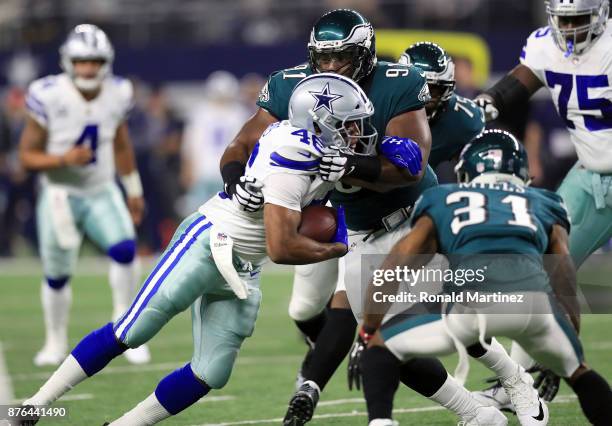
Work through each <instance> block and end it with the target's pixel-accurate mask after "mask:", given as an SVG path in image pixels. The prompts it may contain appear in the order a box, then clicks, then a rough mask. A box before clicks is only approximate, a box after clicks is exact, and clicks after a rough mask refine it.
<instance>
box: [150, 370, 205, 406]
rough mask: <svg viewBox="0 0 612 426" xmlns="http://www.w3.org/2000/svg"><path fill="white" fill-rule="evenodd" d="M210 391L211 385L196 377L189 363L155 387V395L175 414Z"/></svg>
mask: <svg viewBox="0 0 612 426" xmlns="http://www.w3.org/2000/svg"><path fill="white" fill-rule="evenodd" d="M209 391H210V386H208V384H207V383H204V382H201V381H200V380H198V379H197V378H196V376H195V375H194V372H193V371H192V370H191V364H189V363H188V364H185V366H184V367H183V368H179V369H177V370H174V371H173V372H172V373H170V374H168V375H167V376H166V377H164V378H163V379H162V380H161V382H159V384H158V385H157V388H155V396H156V397H157V400H158V401H159V403H160V404H161V405H162V406H163V407H164V408H165V409H166V410H167V411H168V412H169V413H170V414H172V415H175V414H178V413H180V412H181V411H183V410H184V409H185V408H187V407H189V406H190V405H192V404H194V403H195V402H197V401H198V400H199V399H200V398H202V397H203V396H204V395H206V394H207V393H208V392H209Z"/></svg>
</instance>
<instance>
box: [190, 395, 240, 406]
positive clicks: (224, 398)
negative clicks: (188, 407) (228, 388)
mask: <svg viewBox="0 0 612 426" xmlns="http://www.w3.org/2000/svg"><path fill="white" fill-rule="evenodd" d="M235 399H236V397H235V396H234V395H219V396H205V397H204V398H200V400H199V401H198V402H197V403H196V404H204V403H208V402H223V401H234V400H235Z"/></svg>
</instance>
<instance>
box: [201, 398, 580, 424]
mask: <svg viewBox="0 0 612 426" xmlns="http://www.w3.org/2000/svg"><path fill="white" fill-rule="evenodd" d="M355 399H357V398H350V399H339V400H335V401H346V402H347V403H353V402H355ZM575 400H576V396H575V395H559V396H558V397H557V398H555V400H554V401H553V402H552V404H567V403H568V402H573V401H575ZM335 401H327V402H328V403H332V402H335ZM319 405H321V404H319ZM327 405H335V404H327ZM442 410H444V407H440V406H433V407H416V408H396V409H395V410H393V413H394V414H405V413H422V412H431V411H442ZM367 415H368V413H366V412H365V411H351V412H350V413H330V414H317V415H315V416H313V420H322V419H335V418H341V417H362V416H363V417H365V416H367ZM282 421H283V419H282V418H280V417H278V418H275V419H261V420H241V421H237V422H226V423H205V424H200V425H192V426H239V425H259V424H266V423H271V424H278V423H280V422H282Z"/></svg>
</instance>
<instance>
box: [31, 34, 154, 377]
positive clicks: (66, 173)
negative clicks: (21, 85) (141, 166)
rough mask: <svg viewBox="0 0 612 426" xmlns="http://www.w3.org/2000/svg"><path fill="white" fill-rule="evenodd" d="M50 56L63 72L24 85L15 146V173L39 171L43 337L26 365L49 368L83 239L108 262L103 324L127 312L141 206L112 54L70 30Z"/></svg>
mask: <svg viewBox="0 0 612 426" xmlns="http://www.w3.org/2000/svg"><path fill="white" fill-rule="evenodd" d="M60 56H61V66H62V68H63V69H64V73H62V74H58V75H50V76H47V77H45V78H42V79H40V80H36V81H34V82H33V83H32V84H31V85H30V88H29V90H28V94H27V98H26V105H27V108H28V112H29V117H28V119H27V122H26V125H25V129H24V131H23V133H22V136H21V141H20V157H21V161H22V164H23V166H24V167H25V168H26V169H29V170H36V171H40V172H42V173H41V192H40V195H39V199H38V205H37V226H38V237H39V240H40V254H41V258H42V263H43V269H44V274H45V278H44V280H43V282H42V290H41V300H42V306H43V312H44V320H45V332H46V338H45V344H44V346H43V348H42V350H41V351H40V352H38V354H37V355H36V356H35V358H34V363H35V364H36V365H37V366H42V365H58V364H60V363H61V362H62V361H63V360H64V358H65V357H66V351H67V349H68V339H67V331H68V312H69V309H70V304H71V301H72V293H71V288H70V286H69V285H68V284H69V280H70V278H71V276H72V274H73V272H74V267H75V264H76V260H77V257H78V251H79V246H80V244H81V240H82V237H83V235H86V236H87V237H88V238H90V239H91V240H92V241H93V242H94V243H95V244H96V245H97V246H98V247H99V248H100V249H102V250H103V251H104V252H105V253H106V254H107V255H108V256H109V257H110V271H109V282H110V286H111V289H112V296H113V318H115V319H116V318H117V317H118V316H119V315H120V314H121V313H123V312H124V311H125V310H126V309H127V307H128V306H129V303H130V301H131V300H132V297H133V296H134V294H135V290H136V285H137V283H138V280H139V276H138V275H139V274H138V265H137V262H136V259H135V255H136V235H135V232H134V224H138V223H139V222H140V221H141V219H142V214H143V209H144V201H143V197H142V186H141V183H140V177H139V175H138V171H137V169H136V166H135V162H134V155H133V151H132V147H131V144H130V140H129V135H128V129H127V124H126V122H125V119H126V116H127V113H128V112H129V110H130V107H131V105H132V85H131V83H130V82H129V81H128V80H126V79H123V78H119V77H116V76H113V75H112V74H111V67H112V63H113V57H114V52H113V48H112V45H111V43H110V41H109V40H108V38H107V36H106V34H105V33H104V32H103V31H102V30H100V29H99V28H98V27H96V26H94V25H78V26H77V27H76V28H75V29H74V30H73V31H72V32H71V33H70V34H69V35H68V38H67V40H66V42H65V43H64V44H63V45H62V47H61V49H60ZM115 171H117V172H118V173H119V176H120V178H121V181H122V183H123V186H124V188H125V191H126V193H127V207H126V202H125V201H124V200H123V197H122V195H121V192H120V190H119V187H118V186H117V185H116V183H115ZM126 357H127V359H128V360H129V361H130V362H132V363H135V364H140V363H144V362H148V361H149V359H150V355H149V351H148V349H147V347H146V346H143V347H141V348H138V349H136V350H132V351H129V352H126Z"/></svg>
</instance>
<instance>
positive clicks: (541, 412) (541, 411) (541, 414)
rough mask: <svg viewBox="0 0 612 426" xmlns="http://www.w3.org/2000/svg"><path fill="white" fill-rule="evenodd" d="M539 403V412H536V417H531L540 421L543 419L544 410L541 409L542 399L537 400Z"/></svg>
mask: <svg viewBox="0 0 612 426" xmlns="http://www.w3.org/2000/svg"><path fill="white" fill-rule="evenodd" d="M539 403H540V414H538V416H537V417H536V416H531V418H532V419H534V420H537V421H539V422H541V421H542V420H544V410H542V401H539Z"/></svg>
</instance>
